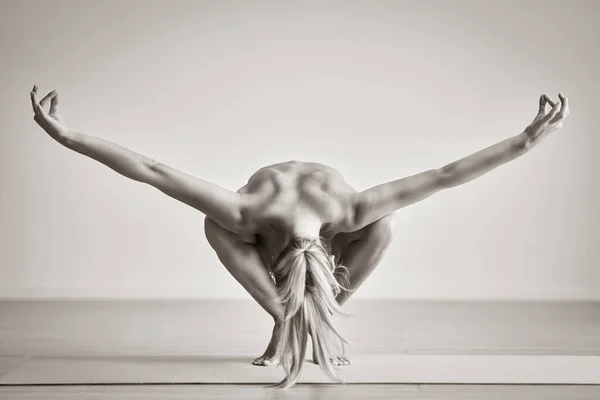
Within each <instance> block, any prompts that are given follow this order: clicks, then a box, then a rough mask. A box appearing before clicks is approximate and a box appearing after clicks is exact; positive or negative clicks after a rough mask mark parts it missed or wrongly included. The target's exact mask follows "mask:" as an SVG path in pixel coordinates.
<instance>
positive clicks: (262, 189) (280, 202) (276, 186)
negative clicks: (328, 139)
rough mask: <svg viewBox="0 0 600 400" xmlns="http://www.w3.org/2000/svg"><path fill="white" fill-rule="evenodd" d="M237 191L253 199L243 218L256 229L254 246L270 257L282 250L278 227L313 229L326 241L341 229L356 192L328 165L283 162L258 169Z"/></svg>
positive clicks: (280, 228) (346, 219)
mask: <svg viewBox="0 0 600 400" xmlns="http://www.w3.org/2000/svg"><path fill="white" fill-rule="evenodd" d="M238 193H244V194H250V195H252V197H253V201H252V202H251V206H249V207H248V208H247V209H246V210H244V219H245V220H246V221H247V222H248V223H249V224H250V225H251V226H255V227H256V233H255V234H256V237H257V241H258V243H256V244H257V245H259V248H260V249H261V255H262V256H263V259H264V258H268V259H269V260H270V259H271V258H272V257H273V255H276V254H278V252H279V251H280V250H281V248H282V243H283V235H282V232H284V231H285V232H289V231H292V230H303V229H308V230H311V229H312V228H314V227H319V229H320V234H321V236H323V237H324V238H326V239H329V238H331V237H333V236H335V235H336V234H337V233H339V232H341V231H343V227H344V226H347V223H348V220H349V218H350V216H351V208H350V198H351V195H352V194H354V193H356V190H355V189H354V188H352V187H351V186H350V185H349V184H348V183H347V182H346V180H345V179H344V177H343V176H342V175H341V174H340V173H339V172H338V171H337V170H335V169H334V168H331V167H329V166H326V165H323V164H319V163H315V162H301V161H288V162H283V163H278V164H273V165H269V166H266V167H264V168H261V169H259V170H258V171H257V172H256V173H254V174H253V175H252V176H251V177H250V179H249V180H248V183H247V184H246V185H245V186H243V187H242V188H240V189H239V190H238ZM267 253H268V254H267ZM265 262H267V260H265Z"/></svg>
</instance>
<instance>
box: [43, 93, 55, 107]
mask: <svg viewBox="0 0 600 400" xmlns="http://www.w3.org/2000/svg"><path fill="white" fill-rule="evenodd" d="M54 96H56V90H53V91H51V92H50V93H48V94H47V95H45V96H44V98H43V99H41V100H40V107H42V108H43V109H44V110H45V109H46V105H47V104H48V101H50V100H51V99H52V98H53V97H54Z"/></svg>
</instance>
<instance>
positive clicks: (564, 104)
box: [558, 93, 569, 119]
mask: <svg viewBox="0 0 600 400" xmlns="http://www.w3.org/2000/svg"><path fill="white" fill-rule="evenodd" d="M558 98H559V99H560V112H559V113H558V117H559V118H560V119H564V118H566V116H567V115H569V99H567V98H566V97H565V96H564V95H563V94H562V93H559V94H558Z"/></svg>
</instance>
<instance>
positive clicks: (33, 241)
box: [0, 0, 600, 299]
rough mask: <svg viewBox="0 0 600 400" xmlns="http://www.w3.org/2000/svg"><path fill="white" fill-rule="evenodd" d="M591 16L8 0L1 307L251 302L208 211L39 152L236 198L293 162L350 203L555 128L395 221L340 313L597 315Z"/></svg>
mask: <svg viewBox="0 0 600 400" xmlns="http://www.w3.org/2000/svg"><path fill="white" fill-rule="evenodd" d="M599 20H600V3H599V2H594V1H587V2H586V1H574V2H569V3H568V4H565V3H564V2H562V1H547V0H546V1H526V2H523V1H502V2H500V1H498V2H491V1H452V2H450V1H435V2H432V1H410V2H408V1H406V2H402V1H369V2H367V1H362V2H351V1H339V2H333V1H326V2H323V1H318V2H317V1H315V2H307V1H302V2H300V1H298V2H275V1H273V2H268V3H267V2H259V1H253V2H245V1H238V2H229V1H211V2H208V1H204V2H200V1H198V2H192V1H189V2H173V1H169V2H167V1H163V2H158V1H153V2H150V1H128V2H124V1H102V2H96V1H52V2H42V1H16V0H15V1H3V2H2V3H0V33H1V35H0V54H1V58H2V62H1V64H0V71H1V74H0V79H1V89H2V93H1V100H0V102H1V107H0V182H1V189H0V297H5V298H7V297H8V298H12V297H236V298H249V295H247V294H246V293H245V291H244V290H243V289H242V287H241V286H240V285H239V284H238V283H237V282H236V281H235V280H234V279H233V278H232V277H230V276H229V274H228V273H227V271H226V270H225V268H224V267H222V266H221V265H220V264H219V262H218V259H217V258H216V255H215V254H214V253H213V252H212V249H210V247H209V245H208V243H207V242H206V239H205V237H204V233H203V215H202V214H200V213H199V212H197V211H195V210H194V209H192V208H190V207H188V206H186V205H184V204H182V203H178V202H177V201H175V200H173V199H171V198H169V197H167V196H165V195H163V194H162V193H161V192H159V191H158V190H156V189H154V188H152V187H150V186H147V185H144V184H141V183H137V182H133V181H129V180H128V179H126V178H124V177H123V176H121V175H118V174H117V173H115V172H113V171H112V170H110V169H108V168H107V167H105V166H104V165H102V164H99V163H97V162H95V161H93V160H91V159H89V158H86V157H84V156H82V155H80V154H77V153H75V152H72V151H70V150H68V149H66V148H64V147H61V146H60V145H59V144H58V143H56V142H54V141H53V140H52V139H50V138H49V137H48V136H47V135H46V134H45V133H44V132H43V131H42V130H41V128H39V127H38V126H37V125H36V123H35V122H34V121H33V119H32V116H33V114H32V110H31V107H30V100H29V91H30V90H31V88H32V86H33V85H34V84H37V85H38V86H39V91H40V92H41V94H42V95H43V94H45V93H47V92H49V91H50V90H52V89H57V90H58V92H59V96H60V99H61V107H62V115H63V117H64V118H65V120H66V121H67V123H68V124H69V125H70V126H71V127H72V128H73V129H76V130H80V131H83V132H87V133H91V134H93V135H96V136H100V137H103V138H105V139H108V140H111V141H114V142H116V143H119V144H121V145H123V146H126V147H129V148H131V149H132V150H135V151H137V152H140V153H143V154H145V155H147V156H149V157H152V158H155V159H157V160H159V161H161V162H163V163H165V164H169V165H171V166H173V167H176V168H179V169H181V170H184V171H186V172H190V173H193V174H197V175H199V176H202V177H203V178H205V179H208V180H210V181H213V182H217V183H219V184H221V185H223V186H225V187H227V188H230V189H232V190H237V189H238V188H239V187H241V186H242V185H243V184H244V183H245V182H246V181H247V179H248V177H249V176H250V175H251V174H252V173H253V172H254V171H255V170H256V169H258V168H260V167H262V166H264V165H266V164H269V163H274V162H278V161H285V160H289V159H300V160H312V161H318V162H323V163H326V164H329V165H332V166H334V167H336V168H338V169H339V170H340V171H341V172H342V173H343V174H344V176H346V178H347V180H348V181H349V182H350V183H351V184H353V185H354V186H355V187H356V188H357V189H359V190H361V189H366V188H368V187H370V186H373V185H376V184H379V183H382V182H385V181H389V180H393V179H397V178H400V177H403V176H407V175H412V174H415V173H418V172H421V171H424V170H426V169H431V168H434V167H441V166H442V165H445V164H447V163H449V162H452V161H454V160H456V159H458V158H461V157H464V156H466V155H468V154H471V153H472V152H474V151H477V150H479V149H481V148H483V147H486V146H489V145H492V144H494V143H496V142H499V141H501V140H503V139H505V138H507V137H509V136H513V135H516V134H518V133H519V132H521V131H522V129H523V128H524V127H525V126H526V125H527V124H528V123H529V122H530V121H531V119H533V117H534V115H535V113H536V109H537V100H538V96H539V95H540V94H541V93H543V92H546V93H548V94H549V95H550V96H552V97H553V98H556V95H557V92H559V91H562V92H563V93H564V94H565V95H567V96H568V97H569V99H570V101H571V114H570V116H569V119H568V120H567V121H566V122H565V124H564V127H563V129H562V130H560V131H558V132H555V133H554V134H552V135H551V136H549V137H548V138H547V139H546V140H545V141H544V142H543V143H541V144H540V145H539V146H538V147H536V148H535V149H534V150H533V151H532V152H530V153H528V154H527V155H525V156H523V157H521V158H519V159H517V160H516V161H513V162H512V163H510V164H507V165H504V166H502V167H500V168H498V169H496V170H494V171H492V172H490V173H489V174H487V175H485V176H483V177H481V178H479V179H477V180H475V181H472V182H470V183H468V184H466V185H464V186H461V187H457V188H453V189H449V190H447V191H443V192H440V193H439V194H436V195H435V196H433V197H431V198H429V199H427V200H425V201H423V202H421V203H418V204H415V205H413V206H410V207H408V208H405V209H403V210H401V211H399V212H398V213H397V216H396V219H397V231H396V238H395V242H394V244H393V246H392V248H391V249H390V250H389V252H388V254H387V256H386V258H385V259H384V260H383V261H382V263H381V264H380V267H379V268H378V269H377V270H376V271H375V272H374V273H373V275H372V276H371V279H370V280H369V281H367V282H366V283H365V284H364V285H363V287H362V288H361V290H360V291H359V292H357V294H356V296H355V297H356V298H370V297H398V298H486V299H487V298H490V299H491V298H511V299H513V298H563V299H564V298H587V299H590V298H596V299H598V298H600V250H599V246H598V243H600V228H599V222H600V218H599V217H600V213H599V211H598V207H597V204H598V203H599V200H600V195H599V192H600V190H599V186H600V185H599V182H600V176H599V173H598V169H599V167H600V165H599V164H598V150H599V149H600V143H599V142H600V141H599V140H598V136H599V135H600V132H599V122H598V120H599V119H598V110H599V109H600V101H599V100H598V94H599V93H598V89H599V86H600V85H599V84H598V77H597V76H598V71H600V51H599V49H600V24H598V21H599Z"/></svg>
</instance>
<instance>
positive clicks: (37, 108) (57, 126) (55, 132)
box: [30, 86, 70, 143]
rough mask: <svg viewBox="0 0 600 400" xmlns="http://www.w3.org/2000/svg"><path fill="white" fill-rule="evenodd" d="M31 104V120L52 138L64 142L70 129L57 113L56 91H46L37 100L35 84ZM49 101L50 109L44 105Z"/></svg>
mask: <svg viewBox="0 0 600 400" xmlns="http://www.w3.org/2000/svg"><path fill="white" fill-rule="evenodd" d="M30 94H31V106H32V107H33V112H34V116H33V120H34V121H35V122H37V123H38V125H39V126H41V127H42V129H44V130H45V131H46V133H47V134H48V135H50V136H51V137H52V138H53V139H54V140H56V141H58V142H60V143H64V142H65V141H66V140H67V138H68V137H69V132H70V129H69V128H67V126H66V125H65V124H64V123H63V121H62V120H61V118H60V115H59V114H58V93H57V92H56V90H53V91H51V92H50V93H48V94H47V95H46V96H44V98H43V99H42V100H40V101H39V103H38V101H37V86H33V89H32V90H31V93H30ZM48 101H50V110H49V111H48V112H46V110H45V109H44V107H46V105H47V104H48Z"/></svg>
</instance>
